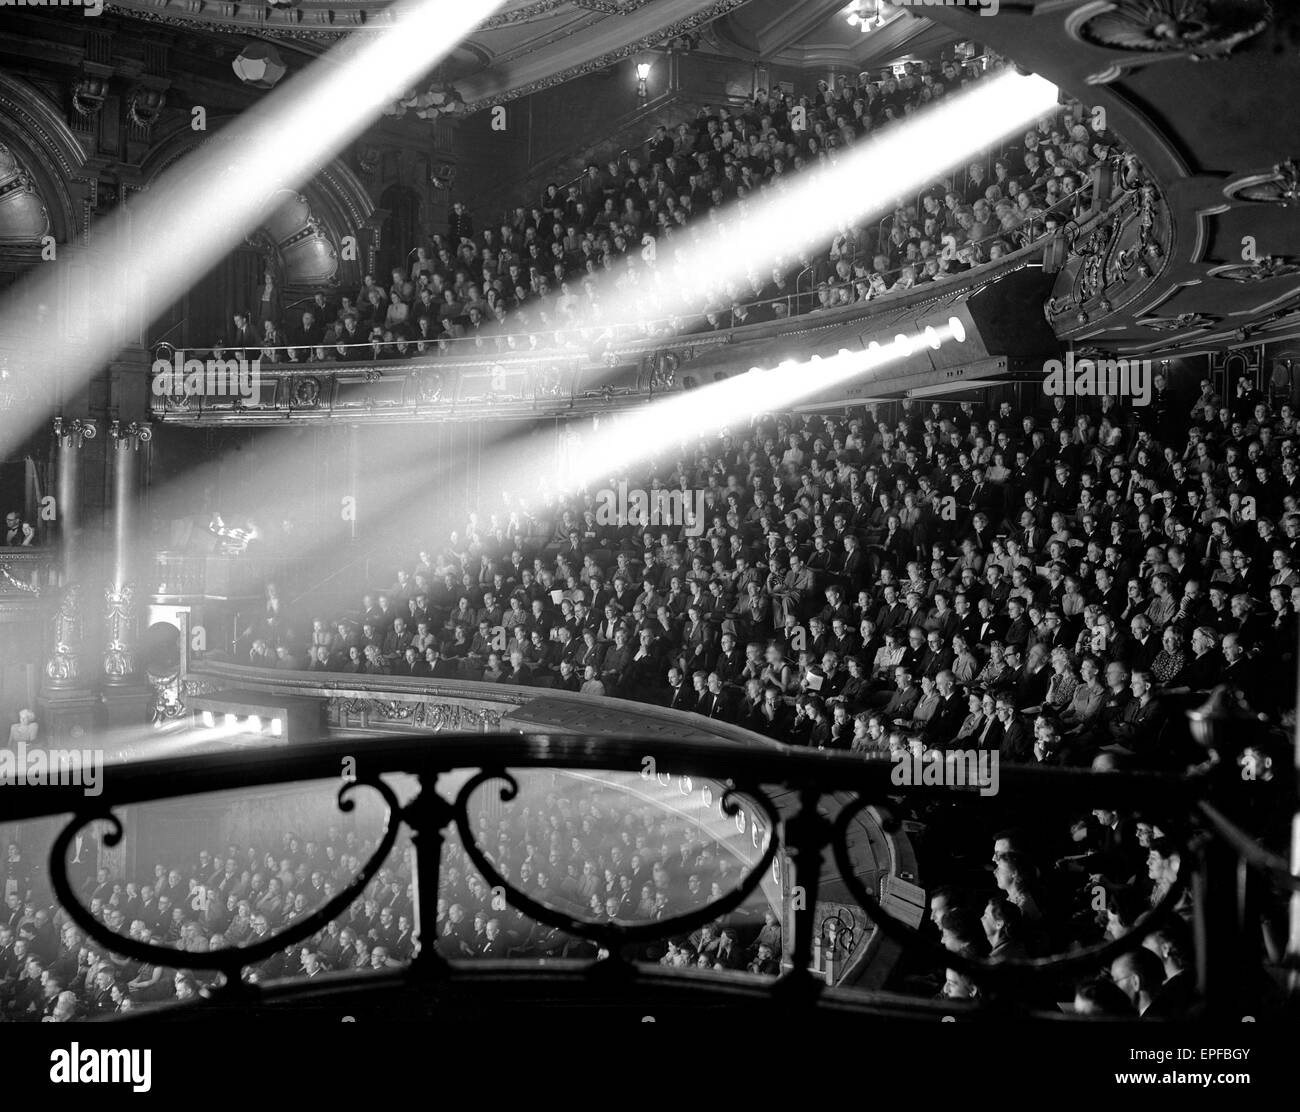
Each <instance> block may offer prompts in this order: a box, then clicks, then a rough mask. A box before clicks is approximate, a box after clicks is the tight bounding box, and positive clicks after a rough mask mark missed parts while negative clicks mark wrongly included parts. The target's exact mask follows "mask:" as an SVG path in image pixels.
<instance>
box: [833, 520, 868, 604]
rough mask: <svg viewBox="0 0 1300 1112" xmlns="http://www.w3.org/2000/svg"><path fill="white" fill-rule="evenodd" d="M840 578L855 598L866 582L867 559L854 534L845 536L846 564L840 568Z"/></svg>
mask: <svg viewBox="0 0 1300 1112" xmlns="http://www.w3.org/2000/svg"><path fill="white" fill-rule="evenodd" d="M840 576H841V578H842V579H843V580H844V583H845V585H846V587H847V588H848V593H849V597H850V598H855V597H856V596H857V593H858V592H859V591H860V590H861V589H862V584H863V583H864V582H865V581H866V576H867V557H866V554H865V553H864V552H863V551H862V548H861V547H860V545H859V544H858V538H857V536H856V535H855V534H853V533H846V534H845V535H844V562H843V564H842V565H841V566H840Z"/></svg>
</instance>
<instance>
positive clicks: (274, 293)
mask: <svg viewBox="0 0 1300 1112" xmlns="http://www.w3.org/2000/svg"><path fill="white" fill-rule="evenodd" d="M999 68H1000V66H998V65H995V66H992V67H990V68H989V69H987V70H983V69H980V68H979V67H978V66H975V65H969V64H968V65H965V66H963V67H961V68H960V69H959V68H958V67H957V65H956V64H954V63H952V62H945V63H944V64H943V65H942V67H939V66H937V65H936V66H931V65H930V64H929V63H908V64H907V66H906V67H905V72H904V73H903V74H902V75H900V76H898V77H894V76H892V75H891V76H889V77H887V78H885V79H884V80H882V81H881V80H872V79H871V78H870V76H869V75H868V74H866V73H863V74H861V75H860V77H859V80H858V82H857V84H853V83H850V82H849V81H848V80H847V79H841V81H840V83H839V84H838V85H837V86H836V87H835V88H834V89H832V88H830V87H829V86H827V84H826V83H825V82H821V83H819V87H818V91H817V92H816V93H815V95H812V96H801V97H798V98H794V97H788V96H786V95H785V94H784V93H782V92H779V91H776V92H771V93H769V92H767V91H766V90H760V92H759V93H758V95H756V96H755V97H754V99H753V101H752V103H751V104H750V105H749V106H748V107H747V108H745V109H744V110H740V111H734V112H733V111H731V110H729V109H727V108H725V107H723V108H718V109H716V110H714V109H710V108H702V109H700V111H699V113H698V114H697V116H696V118H695V119H694V120H693V121H690V122H681V123H679V124H678V125H677V126H676V127H675V128H674V129H672V130H670V129H669V127H668V126H667V125H663V126H660V127H658V128H657V129H656V131H655V134H654V136H652V137H651V138H650V139H649V140H648V141H647V142H646V143H645V145H644V149H635V150H630V151H624V152H619V153H614V152H610V156H609V158H608V159H607V160H606V162H605V165H604V166H603V167H602V166H600V165H597V164H596V163H595V162H593V163H591V164H590V165H588V166H587V168H586V171H585V173H584V174H583V175H582V176H581V178H580V179H579V180H577V181H575V182H572V183H569V184H568V185H566V186H563V187H561V186H559V185H556V184H554V183H552V184H550V185H548V186H547V187H546V189H545V191H544V195H543V196H542V197H541V198H539V199H537V200H536V201H535V203H533V204H531V205H522V204H521V205H520V206H518V207H516V208H515V209H514V211H513V213H511V214H508V215H506V217H505V219H503V220H501V221H500V222H495V221H491V220H482V219H480V218H477V217H476V216H475V215H474V214H472V213H471V212H470V210H469V209H468V207H467V206H466V205H465V203H464V202H463V201H461V200H457V201H455V202H454V204H453V205H452V211H451V214H450V219H449V222H448V226H447V230H446V233H445V235H444V234H437V235H434V236H433V237H432V240H431V241H428V242H420V243H417V244H415V245H413V246H412V247H411V249H410V251H409V253H408V254H407V256H406V262H405V263H404V264H403V265H400V266H395V267H394V268H393V269H392V270H391V272H390V274H389V275H388V276H387V277H386V278H385V277H383V276H376V275H374V274H367V275H365V277H364V280H363V283H362V285H361V287H360V288H359V289H358V290H357V291H356V292H355V293H354V294H350V295H347V296H342V297H340V298H339V299H338V300H335V299H334V298H333V297H331V296H329V295H327V294H324V293H318V294H316V295H315V297H314V298H313V300H312V301H311V302H309V303H306V304H303V303H294V304H292V305H288V306H286V305H284V304H283V299H282V297H281V292H280V291H279V290H278V289H277V287H276V284H275V278H274V276H273V275H272V274H271V273H270V272H268V273H267V275H266V280H265V285H264V287H263V288H262V289H261V290H260V291H259V292H258V293H257V294H255V295H254V300H255V302H256V303H255V304H252V305H250V306H249V312H247V313H240V314H237V315H236V317H235V319H234V327H233V331H232V332H231V333H230V334H229V335H227V336H225V337H222V338H220V339H219V340H217V342H216V344H215V345H214V349H215V350H216V351H217V352H218V353H219V354H223V353H227V352H234V353H237V354H243V355H244V356H245V357H247V358H250V359H251V358H253V357H254V356H256V355H259V354H260V355H261V357H262V358H263V359H264V360H269V361H271V362H283V363H289V364H293V363H311V362H323V361H324V362H328V361H332V360H341V359H365V360H370V359H407V358H413V357H415V356H427V355H430V354H437V353H446V352H456V353H459V354H462V355H467V354H468V355H473V354H475V353H499V352H511V351H529V350H537V349H543V350H550V349H560V350H583V351H589V350H591V349H592V348H593V347H596V346H598V345H599V344H600V343H602V342H609V341H610V340H613V339H619V340H630V339H639V338H650V337H664V338H671V337H673V336H677V335H684V334H690V333H697V332H703V331H711V330H718V329H725V328H732V327H738V326H741V325H745V324H753V323H758V322H762V321H769V320H778V319H782V318H784V317H788V316H795V315H799V314H803V313H809V312H816V311H818V310H824V309H831V308H835V307H837V306H841V305H848V304H853V303H857V302H864V301H870V300H872V299H874V298H877V297H879V296H881V295H884V294H887V293H889V292H890V291H905V290H908V289H911V288H913V287H915V286H917V285H923V284H925V283H928V282H934V281H943V280H945V279H947V278H952V277H954V276H957V275H960V274H962V273H964V272H966V271H968V270H970V269H971V268H973V267H976V266H979V265H980V264H982V263H986V262H989V261H991V260H996V259H998V258H1001V257H1003V256H1005V255H1007V254H1009V253H1011V252H1012V251H1014V250H1016V249H1017V248H1019V247H1021V246H1024V245H1025V244H1027V243H1031V242H1033V241H1035V240H1037V239H1039V238H1040V237H1042V236H1044V235H1047V234H1050V233H1052V232H1054V231H1055V230H1057V229H1059V228H1061V227H1063V226H1064V225H1065V224H1067V223H1068V222H1069V221H1070V220H1072V219H1075V218H1077V217H1079V216H1080V215H1082V214H1083V213H1084V212H1085V211H1087V209H1088V208H1089V206H1090V204H1091V195H1092V189H1093V176H1092V170H1093V167H1095V166H1096V165H1097V164H1098V163H1101V162H1106V161H1108V160H1110V159H1111V158H1112V157H1113V156H1115V155H1116V154H1117V153H1119V150H1120V148H1119V144H1118V141H1117V140H1116V138H1115V137H1114V136H1113V135H1111V134H1109V133H1100V134H1099V133H1096V132H1094V131H1092V130H1091V129H1090V127H1089V126H1088V125H1087V124H1086V123H1083V122H1080V120H1082V119H1086V118H1087V117H1086V116H1084V114H1083V112H1082V108H1081V106H1080V105H1078V104H1072V105H1069V106H1066V107H1063V108H1061V109H1060V110H1059V111H1058V112H1055V113H1053V114H1051V115H1048V116H1046V117H1044V118H1043V119H1041V120H1039V121H1038V123H1037V125H1036V126H1035V127H1034V128H1032V129H1030V130H1029V131H1028V132H1026V133H1025V134H1024V135H1023V136H1009V137H1008V139H1007V142H1006V144H1005V145H1003V146H1000V147H999V148H997V150H996V151H989V152H985V153H982V154H979V155H977V156H975V157H974V158H973V159H969V160H968V164H966V165H960V166H956V167H954V168H953V172H952V175H951V176H950V177H949V178H947V179H946V180H943V181H937V182H935V183H933V184H932V185H931V186H930V187H928V188H926V189H923V190H921V191H920V192H919V193H918V194H917V196H915V197H906V198H900V199H899V200H898V203H897V206H896V208H895V210H894V211H893V212H892V214H889V215H887V216H885V218H884V219H883V220H882V219H878V218H877V217H875V216H873V217H872V218H870V219H868V220H865V221H864V222H862V223H859V224H854V225H847V226H844V227H842V228H841V229H840V231H839V233H838V234H837V235H835V236H834V237H833V238H832V239H831V241H830V242H818V243H813V242H810V243H808V244H807V245H806V248H805V249H804V250H803V252H802V253H800V254H799V256H798V257H797V258H782V259H777V260H774V262H773V265H772V266H771V267H770V268H767V269H766V270H764V271H763V272H761V273H760V272H757V271H754V272H751V273H750V274H748V275H747V277H746V279H745V280H744V281H743V282H736V283H733V282H719V283H717V284H716V285H715V286H714V288H712V289H711V290H710V291H709V293H708V296H707V297H705V298H704V299H703V301H702V302H701V303H700V304H699V305H698V306H697V307H695V308H693V309H685V310H684V309H683V308H682V307H681V305H680V303H678V302H677V301H676V300H675V299H673V298H671V297H668V296H665V295H666V294H669V293H670V292H671V291H674V290H677V289H680V288H682V286H683V284H684V283H686V282H687V281H688V280H693V279H695V278H698V270H699V268H698V266H697V265H696V266H692V265H691V264H690V263H689V262H685V263H684V262H683V261H682V260H681V259H680V257H679V256H680V253H681V252H682V251H683V250H689V249H690V248H691V247H692V245H694V244H696V243H697V242H698V241H699V237H700V234H701V232H702V231H703V230H705V229H710V228H729V229H734V230H737V231H742V230H743V228H744V226H745V222H746V218H747V216H748V214H749V211H750V206H752V205H755V204H758V203H759V202H761V201H762V200H763V199H764V198H765V197H769V196H772V195H774V194H776V193H779V192H780V191H782V190H784V189H785V188H787V186H788V185H789V184H790V183H791V182H792V180H793V179H794V178H795V177H796V176H798V175H800V174H801V173H805V172H809V171H815V170H818V169H824V168H827V167H831V166H834V164H835V163H836V161H837V158H838V157H839V156H840V154H842V153H843V152H846V151H848V150H849V149H851V148H852V147H853V145H854V144H856V143H861V142H863V141H864V140H868V139H870V138H871V137H872V136H873V135H876V134H878V133H879V132H881V131H882V130H886V129H889V128H892V127H906V126H907V121H908V119H910V118H911V117H912V116H914V115H916V114H918V113H924V112H926V111H928V110H931V109H933V108H934V107H935V106H936V105H937V104H941V103H943V102H944V101H945V100H946V99H947V98H948V97H950V96H952V95H953V94H955V93H958V92H959V91H960V90H961V89H962V88H963V87H966V86H968V85H970V84H972V83H974V82H977V81H979V80H981V79H983V78H984V77H985V76H987V75H988V74H991V73H995V72H997V71H998V69H999ZM800 125H802V126H800ZM930 153H932V152H918V157H924V156H928V155H929V154H930ZM629 289H632V290H634V291H635V293H636V300H637V304H638V307H639V309H638V312H637V314H636V318H637V319H635V320H628V321H623V320H612V319H610V313H609V312H608V311H607V310H606V309H605V308H604V304H603V303H605V302H608V301H609V300H612V298H613V296H614V295H615V293H616V291H617V292H619V293H622V292H626V291H627V290H629ZM458 341H459V342H458Z"/></svg>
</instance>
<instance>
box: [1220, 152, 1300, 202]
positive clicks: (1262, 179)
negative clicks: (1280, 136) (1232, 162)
mask: <svg viewBox="0 0 1300 1112" xmlns="http://www.w3.org/2000/svg"><path fill="white" fill-rule="evenodd" d="M1223 195H1224V196H1225V197H1227V198H1228V199H1229V200H1230V201H1240V202H1246V203H1248V204H1256V205H1281V206H1283V207H1286V206H1287V205H1294V204H1296V202H1297V201H1300V163H1297V161H1296V159H1294V158H1291V159H1287V161H1286V162H1280V163H1278V164H1277V165H1276V166H1274V167H1273V172H1272V173H1269V174H1250V175H1249V176H1247V177H1244V178H1238V179H1237V180H1236V181H1234V182H1231V183H1230V184H1228V185H1225V186H1224V187H1223Z"/></svg>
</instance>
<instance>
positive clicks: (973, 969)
mask: <svg viewBox="0 0 1300 1112" xmlns="http://www.w3.org/2000/svg"><path fill="white" fill-rule="evenodd" d="M870 805H871V800H869V799H867V798H866V797H864V796H861V795H859V796H858V797H857V798H856V799H854V800H853V801H852V802H850V803H847V804H845V805H844V807H843V808H841V810H840V812H839V814H838V815H836V817H835V822H834V830H835V834H834V837H833V838H832V840H831V852H832V853H833V854H834V856H835V864H836V866H837V868H838V869H839V871H840V879H841V880H842V881H843V882H844V886H845V888H847V889H848V891H849V894H850V895H852V896H853V897H854V898H855V899H856V900H857V901H858V904H859V906H860V907H861V908H862V910H863V911H864V912H866V914H867V917H868V918H869V919H870V920H871V922H872V923H873V924H875V926H876V927H877V928H879V929H880V931H881V932H882V933H883V934H885V935H886V937H888V938H890V939H892V940H893V941H894V942H897V943H898V944H899V945H901V946H905V947H906V948H907V952H908V954H909V955H911V956H913V957H915V958H917V959H919V960H921V961H929V962H931V963H932V964H934V965H936V966H938V967H939V968H941V969H942V968H948V969H955V970H957V971H958V972H960V973H965V974H967V975H968V976H969V977H971V978H972V979H973V980H975V981H977V982H978V981H981V980H985V979H988V980H1000V981H1004V982H1006V981H1016V980H1023V979H1024V978H1025V977H1026V976H1028V975H1033V976H1041V975H1043V974H1047V973H1050V974H1062V973H1077V972H1079V971H1081V970H1086V969H1095V968H1096V967H1097V966H1098V965H1100V964H1104V963H1109V962H1110V961H1111V960H1112V959H1113V958H1116V957H1118V956H1119V955H1120V954H1123V953H1127V952H1128V951H1130V950H1136V949H1137V948H1138V947H1139V946H1140V945H1141V944H1142V940H1143V939H1144V938H1146V936H1147V935H1149V934H1150V933H1151V932H1152V931H1153V930H1155V929H1156V928H1157V927H1158V926H1159V925H1160V924H1161V923H1162V922H1165V921H1166V920H1167V919H1168V918H1169V916H1170V915H1173V914H1174V908H1175V906H1176V905H1177V903H1178V901H1179V900H1180V899H1182V897H1183V894H1184V893H1185V892H1186V891H1187V877H1188V874H1189V873H1190V872H1191V870H1190V869H1189V868H1187V867H1183V868H1180V869H1179V870H1178V875H1177V877H1176V878H1175V879H1174V882H1173V884H1171V885H1170V886H1169V890H1168V891H1167V892H1166V893H1165V894H1164V896H1162V897H1161V899H1160V901H1159V902H1158V903H1157V904H1156V905H1155V906H1154V907H1152V908H1150V909H1149V910H1147V911H1145V912H1144V913H1143V914H1142V915H1140V916H1139V917H1138V919H1137V921H1136V922H1134V924H1133V926H1132V927H1131V928H1130V929H1129V930H1127V931H1125V932H1124V934H1122V935H1121V936H1120V937H1119V938H1116V939H1112V940H1111V941H1109V942H1103V943H1099V944H1097V945H1095V946H1089V947H1086V948H1085V949H1082V950H1076V951H1073V952H1071V953H1069V954H1066V955H1054V956H1051V957H1046V958H1031V959H1028V960H1011V959H1002V960H998V961H983V960H979V959H974V958H968V957H965V956H963V955H961V954H958V953H954V952H953V951H952V950H949V949H947V948H946V947H944V946H942V945H940V944H939V943H937V942H934V941H932V940H930V939H929V938H926V937H925V935H923V934H922V933H921V932H920V931H919V930H917V929H916V928H915V927H912V926H909V925H908V924H907V923H904V922H903V921H902V920H900V919H895V918H894V917H893V916H892V915H890V914H889V912H888V911H886V910H885V909H884V907H883V906H882V905H881V903H880V901H879V900H878V899H876V897H875V896H873V895H872V894H871V893H870V892H869V891H868V890H867V888H866V886H865V885H864V884H863V883H862V881H861V880H860V879H859V878H858V876H857V875H856V873H855V871H854V868H853V862H852V861H851V860H849V854H848V829H849V823H851V822H852V821H853V820H854V819H855V818H856V817H857V816H858V815H859V814H860V813H861V812H862V811H863V810H865V809H866V808H867V807H869V806H870ZM1188 848H1190V847H1187V846H1181V847H1180V849H1181V850H1186V849H1188Z"/></svg>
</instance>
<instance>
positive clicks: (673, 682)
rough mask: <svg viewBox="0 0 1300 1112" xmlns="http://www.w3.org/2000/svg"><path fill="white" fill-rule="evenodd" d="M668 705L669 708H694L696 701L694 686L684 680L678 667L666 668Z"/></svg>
mask: <svg viewBox="0 0 1300 1112" xmlns="http://www.w3.org/2000/svg"><path fill="white" fill-rule="evenodd" d="M668 689H669V691H670V692H671V694H670V695H669V697H668V707H669V709H671V710H694V709H695V703H696V699H697V696H696V692H695V688H694V687H693V686H692V685H691V684H689V683H687V682H686V677H685V676H683V675H682V671H681V669H680V668H669V669H668Z"/></svg>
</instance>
